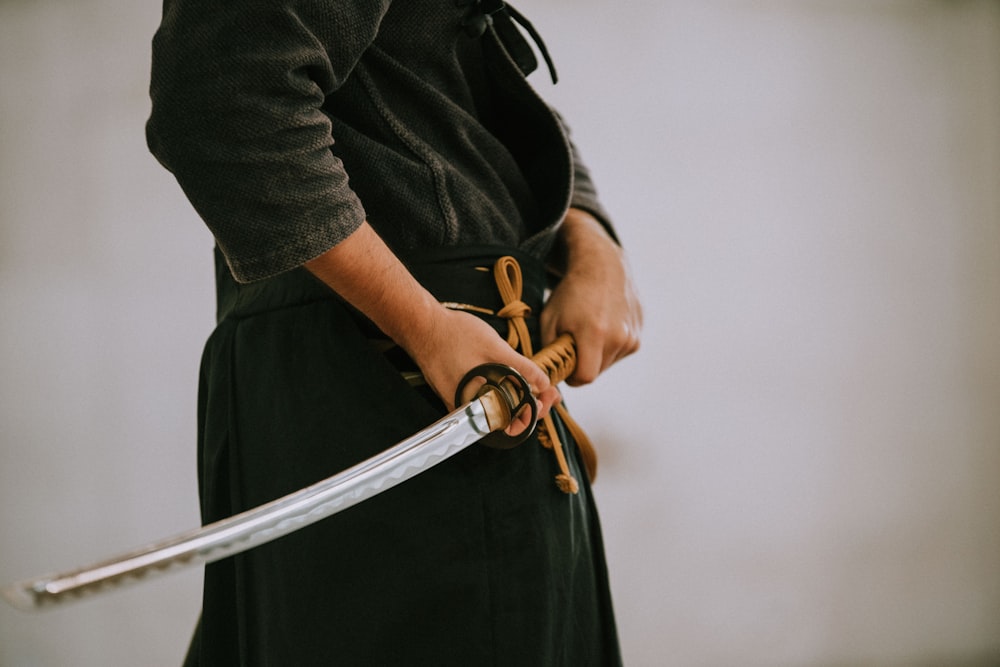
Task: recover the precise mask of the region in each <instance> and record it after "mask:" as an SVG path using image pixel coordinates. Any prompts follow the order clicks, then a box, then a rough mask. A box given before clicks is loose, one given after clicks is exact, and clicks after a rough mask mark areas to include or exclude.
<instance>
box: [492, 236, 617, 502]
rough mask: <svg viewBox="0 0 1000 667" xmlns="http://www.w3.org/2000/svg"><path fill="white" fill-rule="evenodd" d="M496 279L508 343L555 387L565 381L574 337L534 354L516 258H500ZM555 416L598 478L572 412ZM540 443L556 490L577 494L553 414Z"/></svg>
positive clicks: (547, 418) (591, 474) (544, 425)
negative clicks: (552, 467) (551, 462)
mask: <svg viewBox="0 0 1000 667" xmlns="http://www.w3.org/2000/svg"><path fill="white" fill-rule="evenodd" d="M493 277H494V279H495V280H496V283H497V289H498V290H499V291H500V298H501V299H502V300H503V303H504V307H503V308H501V309H500V311H499V312H497V315H499V316H500V317H503V318H505V319H506V320H507V329H508V330H507V342H508V343H509V344H510V346H511V347H513V348H514V349H518V348H520V351H521V353H522V354H524V355H525V356H527V357H531V358H532V359H533V360H534V361H535V363H537V364H538V365H539V366H541V367H542V369H543V370H545V372H546V373H547V374H548V375H549V377H550V378H551V379H552V384H553V385H555V384H558V383H559V382H562V381H563V380H565V379H566V376H567V375H568V374H569V372H571V370H572V367H573V365H574V364H575V362H576V352H575V350H574V348H573V343H572V340H573V339H572V337H570V336H568V335H566V336H561V337H560V338H559V339H557V340H556V341H554V343H553V344H551V345H549V346H547V347H546V348H545V349H543V350H542V351H540V352H539V353H538V354H537V355H534V356H533V355H532V352H531V337H530V336H529V334H528V326H527V324H526V323H525V321H524V318H525V317H527V316H528V315H530V314H531V308H530V307H529V306H528V305H527V304H526V303H524V302H523V301H521V291H522V287H523V285H522V279H521V267H520V265H519V264H518V263H517V260H516V259H514V258H513V257H509V256H508V257H501V258H500V259H498V260H497V262H496V264H494V266H493ZM556 412H558V414H559V416H560V417H561V418H562V420H563V421H564V422H565V424H566V428H567V430H569V432H570V434H571V435H572V436H573V439H574V440H576V442H577V446H578V447H579V448H580V454H581V456H582V458H583V461H584V466H585V467H586V469H587V476H588V478H590V479H591V480H593V479H594V477H595V476H596V474H597V456H596V454H595V452H594V447H593V444H592V443H591V442H590V439H589V438H588V437H587V435H586V434H585V433H584V432H583V429H582V428H580V425H579V424H577V423H576V421H575V420H574V419H573V418H572V417H570V416H569V412H568V411H567V410H566V408H565V407H563V406H562V405H561V404H560V405H558V406H556ZM538 440H539V442H541V443H542V445H543V446H545V447H547V448H549V449H552V451H553V453H554V454H555V455H556V461H557V462H558V464H559V474H558V475H556V486H558V487H559V489H560V490H561V491H562V492H563V493H577V492H579V490H580V485H579V483H578V482H577V481H576V479H574V478H573V475H572V474H570V472H569V464H568V463H567V462H566V454H565V452H564V451H563V446H562V442H560V440H559V436H558V435H557V431H556V427H555V423H554V422H553V420H552V416H551V413H550V414H549V415H546V416H545V418H543V419H542V423H541V424H539V426H538Z"/></svg>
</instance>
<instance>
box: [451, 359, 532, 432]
mask: <svg viewBox="0 0 1000 667" xmlns="http://www.w3.org/2000/svg"><path fill="white" fill-rule="evenodd" d="M480 380H481V382H478V381H480ZM469 390H473V391H475V395H474V396H469V395H467V394H468V393H469ZM487 396H489V398H490V399H492V400H490V401H489V403H490V406H489V408H492V409H488V410H487V412H488V415H489V416H490V418H489V423H490V430H491V431H492V432H491V433H490V434H489V435H487V436H486V437H484V438H483V439H482V440H481V441H480V442H481V443H482V444H484V445H487V446H489V447H493V448H495V449H513V448H514V447H517V446H518V445H519V444H521V443H522V442H524V441H525V440H527V439H528V438H529V437H530V436H531V434H532V433H534V431H535V426H536V425H537V423H538V404H537V403H536V402H535V397H534V396H532V395H531V389H530V388H529V387H528V382H527V380H525V379H524V378H523V377H522V376H521V374H520V373H518V372H517V371H515V370H514V369H513V368H511V367H510V366H505V365H504V364H483V365H481V366H476V367H475V368H473V369H472V370H471V371H469V372H468V373H466V374H465V377H463V378H462V381H461V382H459V383H458V389H457V390H456V391H455V405H462V404H463V403H467V402H468V401H470V400H472V399H473V398H484V397H487ZM525 410H528V411H529V412H528V423H527V426H525V427H524V429H523V430H522V431H521V432H520V433H518V434H516V435H510V434H508V433H507V432H506V428H507V427H508V426H510V425H511V423H513V421H514V420H515V419H517V418H518V417H519V416H521V415H522V413H524V411H525Z"/></svg>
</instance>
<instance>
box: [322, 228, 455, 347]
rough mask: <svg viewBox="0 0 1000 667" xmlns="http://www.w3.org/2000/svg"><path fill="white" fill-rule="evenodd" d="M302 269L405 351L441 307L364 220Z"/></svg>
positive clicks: (418, 345) (438, 314)
mask: <svg viewBox="0 0 1000 667" xmlns="http://www.w3.org/2000/svg"><path fill="white" fill-rule="evenodd" d="M305 267H306V269H308V270H309V271H310V272H311V273H312V274H313V275H315V276H316V277H317V278H319V279H320V280H321V281H323V282H324V283H325V284H326V285H327V286H328V287H330V288H331V289H332V290H333V291H335V292H336V293H337V294H339V295H340V296H341V297H342V298H343V299H344V300H345V301H347V302H348V303H350V304H351V305H352V306H354V307H355V308H357V309H358V310H360V311H361V312H362V313H364V314H365V315H366V316H367V317H368V318H369V319H370V320H371V321H372V322H374V323H375V325H376V326H378V327H379V328H380V329H381V330H382V331H383V332H384V333H385V334H386V335H387V336H389V337H390V338H391V339H392V340H394V341H395V342H396V343H398V344H399V345H400V346H401V347H403V348H404V349H406V350H408V351H409V350H410V349H411V348H415V349H418V350H419V349H420V348H421V347H422V345H421V342H420V341H419V333H420V332H421V331H424V330H426V329H427V328H428V327H429V325H430V324H431V323H432V322H433V321H434V319H435V317H437V316H440V314H441V311H442V310H444V308H443V307H442V306H441V305H440V304H439V303H438V302H437V301H436V300H435V299H434V297H433V296H432V295H431V294H430V293H429V292H428V291H427V290H426V289H424V288H423V287H422V286H421V285H420V284H419V283H418V282H417V281H416V279H414V278H413V276H412V275H410V272H409V271H408V270H407V269H406V267H405V266H403V263H402V262H400V261H399V259H398V258H397V257H396V256H395V254H393V252H392V251H391V250H390V249H389V247H388V246H386V245H385V243H384V242H383V241H382V239H381V238H380V237H379V236H378V234H376V233H375V231H374V230H373V229H372V228H371V226H370V225H368V223H363V224H362V225H361V227H359V228H358V230H357V231H356V232H354V233H353V234H352V235H351V236H349V237H348V238H347V239H345V240H344V241H342V242H341V243H339V244H337V245H336V246H334V247H333V248H331V249H330V250H328V251H327V252H325V253H324V254H322V255H320V256H319V257H317V258H315V259H313V260H311V261H309V262H306V263H305Z"/></svg>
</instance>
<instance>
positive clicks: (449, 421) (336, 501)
mask: <svg viewBox="0 0 1000 667" xmlns="http://www.w3.org/2000/svg"><path fill="white" fill-rule="evenodd" d="M532 359H533V360H534V361H535V363H537V364H538V365H539V366H541V367H542V368H543V369H544V370H545V371H546V373H548V375H549V378H550V379H551V380H552V383H553V384H558V383H559V382H562V381H563V380H565V379H566V378H567V377H568V376H569V375H570V374H571V373H572V372H573V369H574V368H575V366H576V350H575V348H574V345H573V339H572V337H570V336H569V335H568V334H564V335H563V336H560V337H559V338H557V339H556V340H555V341H554V342H553V343H551V344H550V345H548V346H546V347H545V348H543V349H542V350H540V351H539V352H538V354H536V355H534V356H533V357H532ZM470 389H471V390H474V391H475V396H474V398H472V400H468V402H465V403H464V404H463V405H460V406H459V407H458V408H456V409H455V410H454V411H452V412H451V413H449V414H448V415H445V416H444V417H442V418H441V419H439V420H438V421H436V422H434V423H433V424H431V425H430V426H428V427H427V428H424V429H422V430H421V431H419V432H417V433H415V434H413V435H412V436H410V437H408V438H406V439H405V440H403V441H402V442H399V443H398V444H396V445H393V446H392V447H390V448H389V449H386V450H384V451H382V452H380V453H379V454H376V455H375V456H373V457H371V458H369V459H367V460H365V461H362V462H361V463H358V464H356V465H354V466H351V467H350V468H347V469H346V470H343V471H342V472H339V473H337V474H335V475H333V476H331V477H328V478H327V479H325V480H322V481H320V482H317V483H315V484H313V485H311V486H307V487H306V488H304V489H300V490H299V491H295V492H293V493H290V494H288V495H287V496H283V497H281V498H278V499H276V500H272V501H271V502H269V503H265V504H263V505H260V506H259V507H255V508H252V509H249V510H246V511H245V512H241V513H239V514H235V515H233V516H231V517H229V518H227V519H222V520H221V521H216V522H215V523H211V524H208V525H206V526H203V527H201V528H197V529H195V530H191V531H187V532H185V533H181V534H179V535H175V536H174V537H170V538H167V539H164V540H160V541H157V542H154V543H152V544H149V545H147V546H145V547H142V548H139V549H135V550H132V551H129V552H127V553H123V554H121V555H119V556H116V557H113V558H108V559H105V560H102V561H99V562H97V563H94V564H92V565H89V566H86V567H80V568H75V569H72V570H67V571H65V572H60V573H56V574H48V575H43V576H40V577H35V578H32V579H27V580H24V581H20V582H17V583H14V584H11V585H9V586H7V587H5V588H4V589H3V591H2V592H3V597H4V599H6V600H7V602H9V603H10V604H11V605H13V606H14V607H16V608H18V609H22V610H38V609H45V608H50V607H54V606H56V605H59V604H61V603H64V602H68V601H72V600H79V599H81V598H84V597H88V596H91V595H95V594H98V593H103V592H105V591H110V590H114V589H117V588H121V587H123V586H126V585H129V584H134V583H139V582H141V581H145V580H148V579H149V578H150V577H153V576H157V575H160V574H164V573H167V572H173V571H177V570H179V569H182V568H186V567H191V566H194V565H200V564H205V563H211V562H214V561H217V560H221V559H223V558H226V557H228V556H232V555H234V554H238V553H241V552H243V551H247V550H248V549H252V548H254V547H256V546H260V545H261V544H265V543H267V542H270V541H272V540H275V539H277V538H279V537H282V536H283V535H287V534H289V533H291V532H294V531H296V530H299V529H300V528H304V527H305V526H308V525H311V524H313V523H316V522H317V521H320V520H321V519H324V518H326V517H328V516H330V515H332V514H336V513H337V512H340V511H342V510H345V509H347V508H348V507H351V506H353V505H356V504H358V503H360V502H362V501H364V500H367V499H368V498H371V497H372V496H375V495H377V494H379V493H382V492H383V491H385V490H387V489H390V488H392V487H394V486H396V485H397V484H400V483H402V482H404V481H406V480H408V479H410V478H411V477H414V476H416V475H418V474H420V473H421V472H423V471H424V470H427V469H428V468H430V467H432V466H434V465H436V464H438V463H440V462H442V461H444V460H445V459H447V458H449V457H452V456H454V455H455V454H457V453H458V452H460V451H462V450H463V449H466V448H467V447H469V446H470V445H472V444H474V443H476V442H482V443H484V444H487V445H489V446H492V447H498V448H501V449H510V448H512V447H515V446H517V445H518V444H520V443H521V442H522V441H523V440H525V439H527V438H528V436H530V435H531V433H532V431H533V430H534V428H535V424H536V421H537V416H538V415H537V411H538V408H537V406H536V404H535V401H534V399H533V398H532V396H531V392H530V390H529V388H528V384H527V382H525V380H524V378H523V377H521V375H520V374H519V373H517V371H515V370H514V369H512V368H510V367H508V366H504V365H500V364H485V365H483V366H477V367H476V368H474V369H472V370H471V371H469V372H468V373H467V374H466V375H465V377H464V378H463V379H462V381H461V383H459V387H458V390H457V392H456V396H455V404H456V405H458V404H459V403H461V402H462V401H464V400H466V398H465V396H466V395H467V393H468V391H469V390H470ZM522 415H523V417H522ZM515 418H527V425H526V427H525V428H524V430H523V431H521V432H520V433H518V434H516V435H509V434H507V433H506V432H505V429H507V427H508V426H510V425H511V423H512V422H513V421H514V419H515Z"/></svg>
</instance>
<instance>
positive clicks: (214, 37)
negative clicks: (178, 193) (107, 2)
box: [147, 0, 607, 282]
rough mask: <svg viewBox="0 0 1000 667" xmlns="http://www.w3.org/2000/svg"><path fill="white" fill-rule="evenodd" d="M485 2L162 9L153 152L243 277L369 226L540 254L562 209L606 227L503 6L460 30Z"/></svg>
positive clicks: (413, 248)
mask: <svg viewBox="0 0 1000 667" xmlns="http://www.w3.org/2000/svg"><path fill="white" fill-rule="evenodd" d="M490 4H495V5H502V3H491V2H490V0H485V1H483V0H406V1H405V2H402V1H401V2H395V3H394V2H391V0H382V1H378V0H353V1H347V0H343V1H339V0H299V1H295V0H239V1H236V0H228V1H227V0H166V1H165V3H164V19H163V23H162V25H161V27H160V29H159V31H158V32H157V34H156V37H155V39H154V43H153V63H152V64H153V67H152V84H151V96H152V100H153V110H152V115H151V117H150V119H149V123H148V126H147V137H148V142H149V146H150V149H151V151H152V152H153V153H154V154H155V155H156V157H157V158H158V159H159V160H160V161H161V162H162V163H163V164H164V165H165V166H166V167H167V168H168V169H170V170H171V171H172V172H173V173H174V174H175V176H176V177H177V180H178V182H179V183H180V185H181V187H182V188H183V189H184V191H185V193H186V194H187V196H188V197H189V199H190V200H191V202H192V204H193V205H194V207H195V208H196V209H197V211H198V212H199V214H200V215H201V216H202V218H203V219H204V220H205V222H206V223H207V224H208V226H209V228H210V229H211V231H212V233H213V234H214V236H215V238H216V240H217V243H218V245H219V247H220V248H221V249H222V251H223V253H224V254H225V257H226V259H227V261H228V263H229V267H230V269H231V271H232V273H233V275H234V277H235V278H236V279H237V280H239V281H241V282H249V281H254V280H258V279H262V278H266V277H269V276H272V275H275V274H278V273H281V272H284V271H287V270H289V269H292V268H294V267H296V266H299V265H301V264H302V263H303V262H305V261H307V260H309V259H312V258H313V257H316V256H318V255H320V254H322V253H323V252H324V251H326V250H328V249H329V248H331V247H332V246H334V245H335V244H337V243H338V242H340V241H341V240H343V239H344V238H346V237H347V236H348V235H350V234H351V233H352V232H353V231H354V230H355V229H356V228H357V227H358V226H359V225H360V224H361V223H362V221H364V220H365V219H367V220H368V221H369V222H370V223H371V224H372V226H373V227H374V228H375V229H376V230H377V231H378V233H379V234H380V235H381V236H382V237H383V238H384V239H385V240H386V242H387V243H388V244H389V245H390V246H391V247H392V248H393V249H394V250H395V251H396V252H397V253H398V254H400V255H401V256H402V257H403V258H404V259H405V258H406V257H409V256H414V255H419V253H420V250H421V249H423V248H433V247H441V246H462V245H482V244H495V245H503V246H508V247H516V248H520V249H522V250H525V251H527V252H529V253H532V254H534V255H536V256H539V257H544V255H545V254H546V253H547V252H548V250H549V248H550V247H551V243H552V240H553V238H554V234H555V230H556V228H557V226H558V224H559V222H560V220H561V219H562V216H563V215H564V213H565V210H566V208H567V207H568V206H570V205H573V206H577V207H580V208H584V209H587V210H589V211H591V212H593V213H594V214H596V215H597V216H598V217H599V218H600V219H602V220H603V221H604V222H605V224H607V216H606V215H605V213H604V211H603V210H602V208H601V205H600V203H599V202H598V200H597V197H596V194H595V191H594V188H593V186H592V184H591V182H590V179H589V176H588V174H587V171H586V169H585V168H584V167H583V165H582V164H581V163H580V162H579V160H578V159H576V157H575V150H574V149H573V148H572V146H571V144H570V142H569V141H568V139H567V136H566V133H565V130H564V128H563V126H562V124H561V121H560V120H559V118H558V117H557V116H556V115H555V114H554V113H553V112H552V111H551V110H550V109H549V107H548V106H547V105H546V104H545V103H544V102H542V100H541V99H540V98H539V97H538V96H537V95H536V94H535V92H534V91H533V90H532V89H531V88H530V86H529V85H528V84H527V82H526V81H525V79H524V76H525V73H524V72H523V71H522V70H523V69H525V68H526V66H525V64H524V63H523V62H522V60H523V56H524V55H525V52H526V51H525V49H527V47H526V44H525V43H524V42H523V38H521V37H520V33H518V32H516V30H514V29H513V25H512V24H511V23H510V19H509V18H508V17H507V15H506V13H505V12H503V11H501V12H500V13H497V14H493V15H492V18H493V20H494V23H495V25H491V26H489V27H487V29H486V30H485V32H484V33H482V34H481V35H474V34H472V35H470V34H469V33H470V32H472V33H475V32H477V31H475V30H470V29H469V26H475V24H476V21H479V24H480V25H481V26H482V25H485V23H484V22H483V21H482V16H483V11H484V8H485V7H486V6H487V5H490ZM501 35H502V38H501ZM512 53H513V54H514V55H515V56H518V57H519V63H520V64H521V67H520V68H519V67H518V64H515V62H514V60H513V59H512V57H511V54H512ZM527 53H529V54H530V50H528V51H527ZM529 58H530V56H529Z"/></svg>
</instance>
